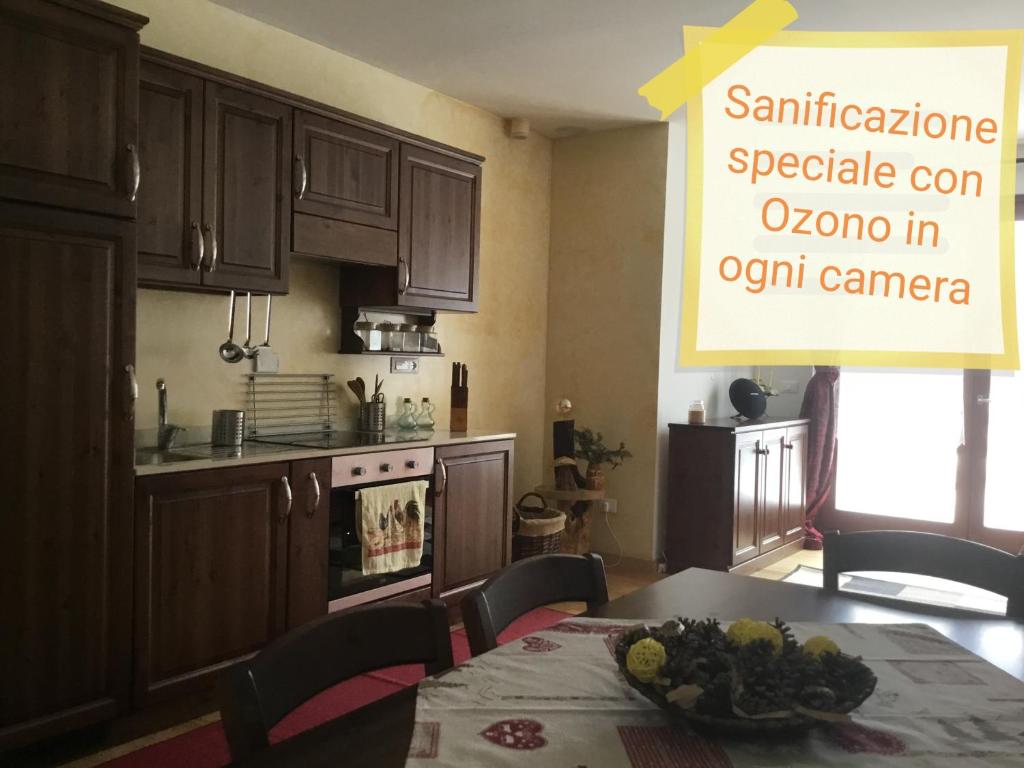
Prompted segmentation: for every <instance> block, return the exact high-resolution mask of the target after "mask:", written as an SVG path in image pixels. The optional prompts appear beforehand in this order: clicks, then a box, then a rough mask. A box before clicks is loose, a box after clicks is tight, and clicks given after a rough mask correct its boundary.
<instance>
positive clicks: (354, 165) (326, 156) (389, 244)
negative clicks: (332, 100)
mask: <svg viewBox="0 0 1024 768" xmlns="http://www.w3.org/2000/svg"><path fill="white" fill-rule="evenodd" d="M293 154H294V157H293V163H294V168H293V169H292V185H293V189H292V198H293V199H292V211H293V218H292V251H293V252H294V253H298V254H303V255H308V256H315V257H320V258H327V259H335V260H339V261H346V262H356V263H365V264H376V265H382V266H392V267H393V266H395V265H396V264H397V261H398V233H397V230H398V140H397V139H394V138H392V137H390V136H385V135H383V134H380V133H376V132H374V131H369V130H366V129H364V128H360V127H358V126H355V125H352V124H350V123H347V122H343V121H340V120H332V119H330V118H328V117H325V116H323V115H318V114H314V113H312V112H306V111H304V110H296V112H295V128H294V153H293Z"/></svg>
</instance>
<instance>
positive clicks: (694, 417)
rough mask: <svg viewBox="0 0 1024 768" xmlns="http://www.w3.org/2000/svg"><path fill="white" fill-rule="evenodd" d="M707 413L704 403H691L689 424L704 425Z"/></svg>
mask: <svg viewBox="0 0 1024 768" xmlns="http://www.w3.org/2000/svg"><path fill="white" fill-rule="evenodd" d="M706 416H707V414H706V412H705V411H704V401H703V400H694V401H693V402H692V403H690V413H689V422H690V423H691V424H703V423H705V421H706V420H707V419H706Z"/></svg>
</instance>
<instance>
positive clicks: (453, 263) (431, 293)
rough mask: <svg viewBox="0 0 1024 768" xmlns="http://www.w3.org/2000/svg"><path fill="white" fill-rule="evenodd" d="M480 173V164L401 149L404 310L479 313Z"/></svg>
mask: <svg viewBox="0 0 1024 768" xmlns="http://www.w3.org/2000/svg"><path fill="white" fill-rule="evenodd" d="M481 173H482V169H481V167H480V165H478V164H476V163H470V162H466V161H464V160H457V159H455V158H453V157H450V156H448V155H445V154H441V153H439V152H432V151H430V150H426V149H422V148H420V147H415V146H412V145H408V144H403V145H402V163H401V182H400V192H399V194H400V199H401V206H400V207H401V211H400V214H399V226H398V275H397V276H398V304H399V305H400V306H414V307H429V308H432V309H455V310H464V311H475V310H476V308H477V288H478V285H479V281H480V275H479V266H480V181H481Z"/></svg>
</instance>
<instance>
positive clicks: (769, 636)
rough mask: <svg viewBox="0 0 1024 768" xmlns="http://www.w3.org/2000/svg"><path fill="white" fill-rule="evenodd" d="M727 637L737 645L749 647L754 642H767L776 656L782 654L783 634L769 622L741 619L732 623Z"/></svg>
mask: <svg viewBox="0 0 1024 768" xmlns="http://www.w3.org/2000/svg"><path fill="white" fill-rule="evenodd" d="M725 636H726V637H728V638H729V639H730V640H732V641H733V642H734V643H736V645H747V644H748V643H751V642H753V641H754V640H767V641H768V642H770V643H771V644H772V648H773V650H774V652H775V655H776V656H777V655H779V654H780V653H782V633H781V632H780V631H779V630H778V628H776V627H774V626H772V625H771V624H769V623H768V622H767V621H754V620H753V619H739V620H738V621H734V622H733V623H732V625H731V626H730V627H729V631H728V632H726V633H725Z"/></svg>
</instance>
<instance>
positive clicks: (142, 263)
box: [138, 61, 208, 286]
mask: <svg viewBox="0 0 1024 768" xmlns="http://www.w3.org/2000/svg"><path fill="white" fill-rule="evenodd" d="M139 116H140V119H139V150H140V153H141V157H142V176H143V178H144V179H145V180H146V183H145V184H143V185H142V186H141V188H140V189H139V217H138V232H139V282H140V283H142V284H144V285H160V284H169V285H187V286H199V285H200V283H201V282H202V275H203V272H202V270H203V268H204V267H206V266H207V265H208V258H207V254H206V248H205V245H206V243H205V242H204V234H203V229H202V221H203V81H202V79H200V78H198V77H195V76H193V75H189V74H187V73H185V72H179V71H178V70H174V69H169V68H168V67H163V66H160V65H159V64H154V63H152V62H148V61H144V62H142V68H141V75H140V79H139Z"/></svg>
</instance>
